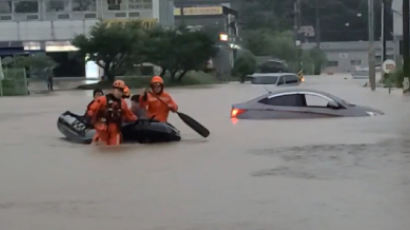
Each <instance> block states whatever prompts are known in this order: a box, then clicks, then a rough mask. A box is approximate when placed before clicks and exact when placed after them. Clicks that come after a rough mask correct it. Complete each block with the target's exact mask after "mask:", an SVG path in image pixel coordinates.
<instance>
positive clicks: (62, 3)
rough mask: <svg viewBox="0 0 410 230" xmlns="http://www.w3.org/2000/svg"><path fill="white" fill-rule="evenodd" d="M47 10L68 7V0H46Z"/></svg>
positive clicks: (65, 8) (52, 10)
mask: <svg viewBox="0 0 410 230" xmlns="http://www.w3.org/2000/svg"><path fill="white" fill-rule="evenodd" d="M46 9H47V12H60V11H66V10H67V9H68V0H48V1H47V2H46Z"/></svg>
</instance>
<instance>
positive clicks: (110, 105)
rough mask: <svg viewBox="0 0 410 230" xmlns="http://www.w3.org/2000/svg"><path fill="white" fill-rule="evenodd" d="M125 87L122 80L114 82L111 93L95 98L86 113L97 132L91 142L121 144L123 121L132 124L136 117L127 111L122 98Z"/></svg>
mask: <svg viewBox="0 0 410 230" xmlns="http://www.w3.org/2000/svg"><path fill="white" fill-rule="evenodd" d="M125 87H126V85H125V83H124V81H122V80H116V81H115V82H114V84H113V91H112V93H110V94H107V95H106V96H105V97H99V98H97V99H96V100H95V101H94V103H93V104H91V105H90V108H89V110H88V112H87V116H88V117H90V118H91V122H92V124H93V125H94V128H95V130H96V131H97V132H96V134H95V136H94V138H93V141H94V142H98V141H102V142H104V143H105V144H106V145H119V144H120V143H121V124H122V122H123V121H127V122H133V121H136V120H137V117H136V116H135V115H134V114H133V113H132V112H131V111H130V110H129V108H128V106H127V104H126V102H125V101H124V99H123V98H122V96H123V92H124V89H125Z"/></svg>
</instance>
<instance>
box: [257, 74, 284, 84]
mask: <svg viewBox="0 0 410 230" xmlns="http://www.w3.org/2000/svg"><path fill="white" fill-rule="evenodd" d="M277 81H278V77H275V76H263V77H254V78H253V79H252V83H253V84H276V82H277Z"/></svg>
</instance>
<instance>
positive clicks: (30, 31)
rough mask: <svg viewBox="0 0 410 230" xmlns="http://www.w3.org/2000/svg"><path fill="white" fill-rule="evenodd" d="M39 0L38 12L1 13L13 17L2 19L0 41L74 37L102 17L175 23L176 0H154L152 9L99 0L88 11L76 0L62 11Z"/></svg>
mask: <svg viewBox="0 0 410 230" xmlns="http://www.w3.org/2000/svg"><path fill="white" fill-rule="evenodd" d="M38 1H39V6H40V7H39V12H38V13H30V14H17V13H11V14H8V13H2V14H0V17H1V16H3V17H5V16H7V17H9V16H10V18H11V20H0V31H1V34H0V42H2V41H3V42H4V41H55V40H71V39H72V38H73V37H74V36H75V35H78V34H84V33H88V32H89V30H90V28H91V27H92V26H93V25H94V24H95V23H96V22H97V21H98V20H99V19H111V18H135V19H152V18H156V19H159V21H160V23H161V24H163V25H164V26H173V24H174V20H173V18H174V17H173V1H172V0H153V2H152V8H151V9H129V7H128V6H129V5H128V0H122V4H121V7H120V8H119V10H108V5H107V1H106V0H105V1H104V0H97V2H96V11H87V12H78V11H73V10H72V9H73V8H72V0H64V1H65V2H67V8H64V9H63V10H62V11H59V12H49V11H47V9H46V8H47V7H46V3H47V2H46V0H38ZM13 6H14V5H13ZM35 15H37V16H38V19H35V20H34V19H33V20H27V17H29V16H35ZM59 15H60V16H61V15H65V16H67V18H66V19H58V17H59ZM90 17H94V18H90Z"/></svg>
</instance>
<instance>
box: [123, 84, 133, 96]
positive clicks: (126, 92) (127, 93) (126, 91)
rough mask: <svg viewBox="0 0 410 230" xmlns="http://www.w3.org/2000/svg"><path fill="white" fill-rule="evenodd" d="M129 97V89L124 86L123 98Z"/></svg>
mask: <svg viewBox="0 0 410 230" xmlns="http://www.w3.org/2000/svg"><path fill="white" fill-rule="evenodd" d="M130 96H131V92H130V88H128V86H125V88H124V96H123V97H124V98H129V97H130Z"/></svg>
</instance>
